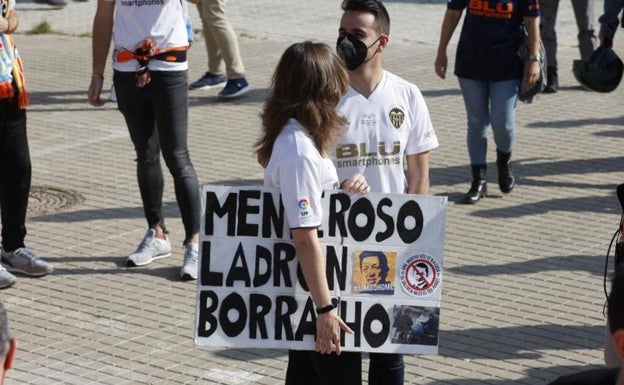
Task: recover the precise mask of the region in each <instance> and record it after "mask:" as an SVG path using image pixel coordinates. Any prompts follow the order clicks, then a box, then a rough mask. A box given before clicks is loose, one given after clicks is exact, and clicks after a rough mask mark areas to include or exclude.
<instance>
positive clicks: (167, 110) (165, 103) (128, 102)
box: [113, 71, 201, 242]
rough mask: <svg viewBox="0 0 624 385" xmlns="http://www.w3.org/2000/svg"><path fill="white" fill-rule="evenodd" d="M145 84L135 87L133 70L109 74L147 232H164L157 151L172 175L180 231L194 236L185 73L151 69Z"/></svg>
mask: <svg viewBox="0 0 624 385" xmlns="http://www.w3.org/2000/svg"><path fill="white" fill-rule="evenodd" d="M150 76H151V82H150V83H149V84H147V85H146V86H145V87H143V88H139V87H137V86H136V79H135V73H134V72H119V71H115V74H114V77H113V83H114V86H115V92H116V93H117V104H118V106H119V110H120V111H121V113H122V114H123V116H124V118H125V120H126V124H127V125H128V131H129V133H130V139H132V143H133V144H134V149H135V151H136V155H137V159H136V162H137V179H138V182H139V190H140V192H141V199H142V201H143V210H144V212H145V218H146V219H147V224H148V226H149V227H150V228H153V227H154V226H156V225H158V226H160V227H162V228H163V230H165V229H166V228H165V219H164V217H163V214H162V197H163V190H164V185H165V181H164V178H163V171H162V167H161V165H160V152H161V149H162V155H163V158H164V159H165V164H166V165H167V168H168V169H169V172H170V173H171V175H172V176H173V182H174V187H175V194H176V200H177V201H178V206H179V207H180V213H181V215H182V223H184V230H185V232H186V238H185V242H186V241H189V240H190V239H191V238H192V237H193V235H195V234H197V233H198V232H199V221H200V210H201V209H200V201H199V182H198V180H197V174H196V173H195V169H194V168H193V164H192V163H191V158H190V155H189V152H188V144H187V129H188V85H187V83H188V78H187V72H186V71H151V72H150Z"/></svg>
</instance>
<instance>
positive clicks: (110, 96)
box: [108, 86, 117, 102]
mask: <svg viewBox="0 0 624 385" xmlns="http://www.w3.org/2000/svg"><path fill="white" fill-rule="evenodd" d="M108 100H110V101H111V102H116V101H117V93H116V92H115V86H111V89H110V92H109V93H108Z"/></svg>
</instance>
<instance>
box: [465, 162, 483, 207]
mask: <svg viewBox="0 0 624 385" xmlns="http://www.w3.org/2000/svg"><path fill="white" fill-rule="evenodd" d="M471 167H472V184H471V185H470V190H468V192H467V193H466V195H464V199H463V200H462V202H463V203H467V204H471V205H474V204H475V203H477V202H478V201H479V199H481V198H483V197H484V196H485V195H486V194H487V180H486V179H487V176H486V174H487V167H486V165H484V164H476V165H472V166H471Z"/></svg>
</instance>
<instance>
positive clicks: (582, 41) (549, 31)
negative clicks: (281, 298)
mask: <svg viewBox="0 0 624 385" xmlns="http://www.w3.org/2000/svg"><path fill="white" fill-rule="evenodd" d="M571 2H572V8H573V9H574V18H575V19H576V26H577V27H578V42H579V51H580V53H581V60H583V61H589V59H590V58H591V55H592V54H593V53H594V50H595V49H596V35H595V34H594V26H593V23H594V0H571ZM558 8H559V0H541V1H540V12H541V23H540V35H541V38H542V41H543V42H544V48H545V50H546V64H547V65H548V67H547V71H546V88H545V89H544V91H543V92H544V93H546V94H552V93H555V92H557V90H558V89H559V77H558V75H557V69H558V64H557V33H556V31H555V24H556V22H557V10H558Z"/></svg>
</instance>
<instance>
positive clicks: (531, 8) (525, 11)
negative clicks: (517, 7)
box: [520, 0, 540, 17]
mask: <svg viewBox="0 0 624 385" xmlns="http://www.w3.org/2000/svg"><path fill="white" fill-rule="evenodd" d="M520 4H521V6H522V16H523V17H538V16H539V15H540V6H539V0H521V2H520Z"/></svg>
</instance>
